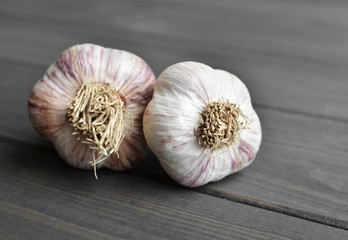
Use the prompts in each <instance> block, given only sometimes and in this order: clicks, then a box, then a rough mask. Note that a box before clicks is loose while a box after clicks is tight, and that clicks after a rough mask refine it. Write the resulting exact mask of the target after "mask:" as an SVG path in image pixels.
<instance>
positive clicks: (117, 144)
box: [28, 44, 156, 177]
mask: <svg viewBox="0 0 348 240" xmlns="http://www.w3.org/2000/svg"><path fill="white" fill-rule="evenodd" d="M155 80H156V79H155V76H154V74H153V72H152V70H151V69H150V67H149V66H148V65H147V64H146V63H145V61H144V60H142V59H141V58H139V57H138V56H136V55H134V54H132V53H129V52H126V51H121V50H116V49H108V48H103V47H101V46H98V45H94V44H82V45H75V46H73V47H71V48H69V49H67V50H65V51H64V52H62V53H61V54H60V55H59V57H58V58H57V60H56V61H55V62H54V63H53V64H52V65H51V66H50V67H49V68H48V70H47V72H46V73H45V75H44V76H43V78H42V79H41V80H39V81H38V82H37V83H36V85H35V86H34V88H33V90H32V92H31V94H30V97H29V103H28V110H29V116H30V120H31V122H32V125H33V126H34V128H35V129H36V131H37V132H38V133H39V134H41V135H42V136H44V137H45V138H47V139H49V140H51V141H52V142H53V143H54V145H55V148H56V150H57V152H58V154H59V155H60V156H61V158H63V159H65V160H66V161H67V162H68V163H69V164H70V165H72V166H75V167H78V168H86V169H89V168H92V167H94V169H96V168H97V167H102V166H105V167H107V168H110V169H113V170H127V169H130V168H132V167H133V166H134V165H136V164H137V163H138V162H139V160H141V159H143V158H144V157H145V155H146V154H147V151H148V148H147V145H146V142H145V139H144V136H143V129H142V118H143V112H144V110H145V107H146V105H147V103H148V102H149V101H150V99H151V96H152V94H153V88H154V83H155ZM96 177H97V176H96Z"/></svg>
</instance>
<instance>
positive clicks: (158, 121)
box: [143, 62, 261, 187]
mask: <svg viewBox="0 0 348 240" xmlns="http://www.w3.org/2000/svg"><path fill="white" fill-rule="evenodd" d="M143 124H144V134H145V139H146V142H147V144H148V145H149V147H150V149H151V150H152V151H153V152H154V153H155V155H156V156H157V158H158V159H159V161H160V163H161V165H162V167H163V168H164V170H165V171H166V172H167V173H168V174H169V175H170V176H171V177H172V178H173V179H174V180H175V181H177V182H178V183H180V184H182V185H185V186H190V187H195V186H201V185H203V184H206V183H208V182H212V181H217V180H220V179H222V178H224V177H225V176H227V175H229V174H231V173H234V172H236V171H239V170H241V169H243V168H245V167H246V166H248V165H249V164H250V163H251V162H252V161H253V160H254V158H255V155H256V153H257V151H258V150H259V147H260V143H261V125H260V121H259V118H258V116H257V114H256V112H255V111H254V109H253V107H252V104H251V100H250V95H249V92H248V89H247V88H246V86H245V85H244V84H243V83H242V81H241V80H239V79H238V78H237V77H236V76H234V75H232V74H230V73H228V72H226V71H223V70H216V69H212V68H211V67H209V66H207V65H205V64H201V63H196V62H182V63H177V64H174V65H172V66H170V67H168V68H167V69H166V70H165V71H164V72H162V74H161V75H160V76H159V77H158V79H157V82H156V84H155V91H154V95H153V98H152V100H151V101H150V103H149V105H148V106H147V108H146V110H145V113H144V120H143Z"/></svg>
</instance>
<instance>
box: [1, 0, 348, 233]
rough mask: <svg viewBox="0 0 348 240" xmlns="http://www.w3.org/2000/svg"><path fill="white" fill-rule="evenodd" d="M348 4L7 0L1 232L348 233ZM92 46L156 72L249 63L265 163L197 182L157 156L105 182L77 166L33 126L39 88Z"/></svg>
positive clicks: (245, 73) (247, 77) (239, 69)
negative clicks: (71, 51)
mask: <svg viewBox="0 0 348 240" xmlns="http://www.w3.org/2000/svg"><path fill="white" fill-rule="evenodd" d="M347 10H348V4H347V3H346V2H344V1H340V0H335V1H330V3H329V2H325V1H321V0H320V1H311V0H306V1H291V2H289V1H274V0H245V1H244V0H243V1H242V0H236V1H227V0H219V1H214V2H212V1H208V0H203V1H198V0H187V1H183V0H175V1H164V0H163V1H160V0H149V1H146V3H145V2H141V1H137V0H130V1H128V0H127V1H126V0H117V1H111V0H101V1H98V2H88V3H87V2H85V1H83V2H82V1H81V0H77V1H74V2H73V3H72V2H71V1H67V0H61V1H59V2H55V1H45V2H41V1H37V0H31V1H21V0H11V1H9V0H4V1H2V4H1V5H0V29H1V34H0V43H1V44H0V72H1V80H0V102H1V103H2V104H1V106H0V108H1V113H2V114H1V115H0V130H1V133H0V142H2V143H0V150H1V151H2V155H1V156H0V161H1V163H2V167H1V169H0V172H1V174H0V178H1V184H0V192H1V194H0V199H1V201H0V212H1V214H2V215H3V216H5V219H6V221H1V223H0V229H1V231H0V238H5V239H25V238H27V237H28V236H29V235H30V236H32V238H36V239H47V236H60V237H61V238H64V239H65V238H71V239H74V238H76V239H80V238H83V239H114V238H117V237H119V238H136V239H163V238H167V239H178V238H184V239H190V238H192V239H197V238H199V239H202V238H206V239H212V238H214V239H215V238H217V239H228V238H231V237H233V238H237V239H255V238H257V239H288V238H291V239H293V238H295V239H300V238H303V239H318V238H321V239H346V238H347V236H346V235H347V231H343V230H340V229H337V228H342V229H346V230H348V200H347V199H348V188H347V186H348V178H347V174H346V173H347V172H348V160H347V159H348V151H347V145H348V111H347V106H348V97H347V94H346V92H347V90H348V81H347V80H346V78H347V75H348V70H347V69H348V68H347V62H346V59H347V57H348V49H347V48H346V45H347V43H348V35H347V31H346V30H347V29H348V25H347V21H348V15H347V14H346V13H347ZM83 42H92V43H97V44H101V45H104V46H108V47H112V48H119V49H125V50H128V51H131V52H133V53H136V54H138V55H139V56H141V57H143V58H144V59H145V60H146V61H147V62H148V63H149V64H150V66H151V67H152V68H153V69H154V71H155V73H156V75H158V74H159V73H160V72H161V71H162V70H163V69H164V68H166V67H167V66H169V65H171V64H173V63H176V62H179V61H186V60H195V61H201V62H204V63H207V64H209V65H211V66H213V67H216V68H221V69H225V70H228V71H231V72H233V73H235V74H236V75H237V76H239V77H240V78H241V79H242V80H244V82H245V83H246V85H247V86H248V88H249V89H250V92H251V96H252V99H253V102H254V105H255V106H256V111H257V112H258V114H259V115H260V118H261V123H262V127H263V142H262V146H261V150H260V152H259V154H258V156H257V159H256V160H255V162H254V163H253V164H252V165H251V166H250V167H249V168H247V169H246V170H244V171H242V172H240V173H237V174H234V175H232V176H230V177H227V178H226V179H224V180H222V181H220V182H217V183H212V184H209V185H207V186H204V187H201V188H196V189H186V188H182V187H179V186H177V185H175V184H174V183H173V182H172V181H171V180H170V179H169V177H168V176H167V175H166V174H165V173H164V172H163V170H162V169H161V167H160V166H159V164H158V161H157V160H156V158H155V156H154V155H150V156H149V157H148V158H147V159H146V160H145V161H144V162H143V163H142V164H141V165H140V166H138V167H137V168H136V169H135V170H134V171H131V172H129V173H127V174H117V173H114V172H110V171H106V170H105V171H103V170H102V171H101V173H100V177H101V179H100V181H98V182H97V183H96V182H95V181H94V179H93V176H92V175H93V174H92V173H91V172H89V171H81V170H77V169H73V168H70V167H68V166H67V165H65V164H64V163H63V162H62V161H60V160H59V159H58V157H57V156H56V153H55V151H54V149H53V147H52V145H51V144H50V143H49V142H48V141H45V140H43V139H42V138H40V137H39V136H38V135H37V134H36V133H35V132H34V130H33V129H32V127H31V125H30V122H29V120H28V116H27V110H26V109H27V98H28V96H29V93H30V90H31V88H32V86H33V85H34V84H35V82H36V81H37V80H38V79H39V78H40V77H41V76H42V75H43V73H44V71H45V70H46V68H47V67H48V66H49V65H50V64H51V62H53V61H54V59H55V57H56V56H57V55H58V54H59V53H60V52H61V51H62V50H63V49H65V48H67V47H69V46H71V45H73V44H77V43H83ZM4 143H6V144H4ZM149 179H152V181H150V180H149ZM159 182H162V183H159ZM164 183H165V184H164ZM289 215H290V216H289ZM235 216H238V217H237V218H236V217H235ZM291 216H295V217H296V218H294V217H291ZM305 220H307V221H305ZM315 222H319V223H322V224H317V223H315ZM325 225H330V226H334V227H336V228H332V227H328V226H325Z"/></svg>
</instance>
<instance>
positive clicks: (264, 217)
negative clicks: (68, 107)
mask: <svg viewBox="0 0 348 240" xmlns="http://www.w3.org/2000/svg"><path fill="white" fill-rule="evenodd" d="M0 150H1V152H2V154H1V156H0V162H1V166H2V168H1V169H0V172H1V174H0V180H1V184H0V193H1V194H0V212H1V215H2V219H3V220H2V221H1V223H0V226H1V227H0V228H1V232H2V234H3V235H4V234H6V235H5V237H8V239H11V238H12V239H15V238H17V239H26V238H27V237H28V236H31V238H35V239H47V238H48V237H50V238H64V239H66V238H69V239H74V238H77V239H118V238H122V239H124V238H127V239H163V238H165V239H231V238H238V239H256V238H257V239H294V238H295V239H299V238H304V239H318V238H326V239H329V238H330V239H343V238H346V237H348V232H346V231H343V230H340V229H337V228H332V227H328V226H325V225H322V224H315V223H312V222H308V221H304V220H301V219H297V218H294V217H289V216H286V215H283V214H278V213H274V212H270V211H266V210H262V209H259V208H254V207H250V206H246V205H243V204H238V203H234V202H231V201H227V200H223V199H218V198H216V197H210V196H207V195H204V194H200V193H196V192H193V191H190V190H188V189H186V188H183V187H178V186H170V185H166V184H161V183H156V182H154V181H149V180H145V179H142V178H138V177H134V176H131V175H129V174H125V173H115V172H111V171H106V170H105V171H103V170H101V171H102V172H103V177H102V178H101V179H100V180H98V181H96V180H94V179H93V178H91V175H90V172H88V171H82V170H77V169H73V168H70V167H68V166H66V165H65V164H64V163H62V162H61V161H60V159H58V157H56V156H52V155H50V154H43V153H39V152H37V151H30V150H23V149H22V148H18V147H15V146H12V145H5V144H0ZM23 156H25V158H24V157H23Z"/></svg>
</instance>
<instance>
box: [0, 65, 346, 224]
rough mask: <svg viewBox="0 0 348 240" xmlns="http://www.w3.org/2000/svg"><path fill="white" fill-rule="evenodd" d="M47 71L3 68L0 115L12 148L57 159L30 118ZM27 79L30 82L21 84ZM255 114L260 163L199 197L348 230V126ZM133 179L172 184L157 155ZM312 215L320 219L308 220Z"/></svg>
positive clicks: (287, 115) (283, 114) (263, 111)
mask: <svg viewBox="0 0 348 240" xmlns="http://www.w3.org/2000/svg"><path fill="white" fill-rule="evenodd" d="M19 66H20V67H19ZM42 70H43V68H42V67H36V66H30V65H27V64H20V63H17V64H14V63H11V62H0V71H1V72H3V76H7V77H5V78H4V79H6V81H5V82H3V83H2V84H1V85H2V88H1V92H0V93H1V94H0V101H1V102H8V103H10V104H8V105H4V107H3V109H2V112H3V114H2V115H0V128H1V129H2V132H1V136H2V138H1V139H2V141H6V142H8V141H10V142H11V143H12V144H19V143H20V142H22V147H26V148H29V149H37V148H40V149H39V150H40V151H42V150H43V149H42V148H44V149H47V148H48V149H51V152H52V153H53V154H55V153H54V151H53V150H52V146H51V144H50V143H49V142H47V141H45V140H43V139H42V138H40V137H39V136H38V135H37V134H36V133H35V132H34V130H33V129H32V127H31V125H30V122H29V119H28V116H27V112H26V107H27V96H28V95H29V92H30V89H31V86H32V84H33V82H34V80H33V79H36V78H37V77H38V76H40V74H41V71H42ZM7 72H8V74H6V73H7ZM23 76H25V77H26V78H27V79H28V80H27V81H20V82H21V84H18V81H19V80H21V79H23ZM35 81H36V80H35ZM13 92H16V93H17V94H13ZM256 110H257V112H258V113H259V115H260V119H261V122H262V127H263V142H262V146H261V150H260V152H259V155H258V156H257V159H256V160H255V162H254V163H253V164H252V165H251V166H250V167H249V168H248V169H246V170H245V171H242V172H240V173H237V174H235V175H232V176H231V177H228V178H226V179H224V180H223V181H220V182H218V183H214V184H210V185H208V186H207V187H206V188H202V189H199V191H201V192H205V193H209V194H210V193H211V192H213V193H214V194H215V195H219V194H224V196H225V197H226V198H233V197H234V196H235V195H237V196H238V198H239V201H244V200H243V199H251V201H252V204H256V205H257V204H258V202H257V201H258V200H259V201H263V202H262V204H263V205H264V206H265V207H267V206H266V205H267V204H273V205H276V206H278V211H282V209H283V208H282V206H284V207H288V208H290V209H285V211H286V212H288V214H296V213H294V212H293V211H292V209H295V210H296V209H297V210H299V211H304V212H305V213H304V214H302V215H301V214H297V215H298V216H299V217H303V218H308V219H311V220H314V221H326V220H325V219H324V220H323V218H322V217H321V216H324V217H325V216H326V217H330V218H332V219H331V220H330V219H329V220H328V222H327V223H328V224H331V225H334V226H338V227H342V228H346V229H348V224H347V222H348V201H347V199H348V188H347V186H348V179H347V177H346V173H347V171H348V162H347V156H348V152H347V149H346V146H347V145H348V127H347V125H348V124H347V123H345V122H339V121H332V120H327V119H318V118H314V117H312V116H303V115H296V114H293V113H286V112H279V111H275V110H271V109H264V108H256ZM4 137H6V138H4ZM12 139H15V140H18V141H13V140H12ZM134 174H138V175H142V176H146V177H147V178H156V179H157V180H160V181H168V180H169V178H168V176H167V175H166V174H165V173H164V172H163V170H162V169H161V167H160V166H159V164H158V162H157V160H156V158H155V157H154V156H153V155H150V156H149V157H148V158H147V159H146V160H145V161H144V162H143V164H142V165H140V166H139V167H138V168H137V170H136V171H135V172H134ZM307 212H309V213H312V214H314V215H315V214H319V216H316V215H315V216H314V217H311V216H307V215H308V214H307Z"/></svg>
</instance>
